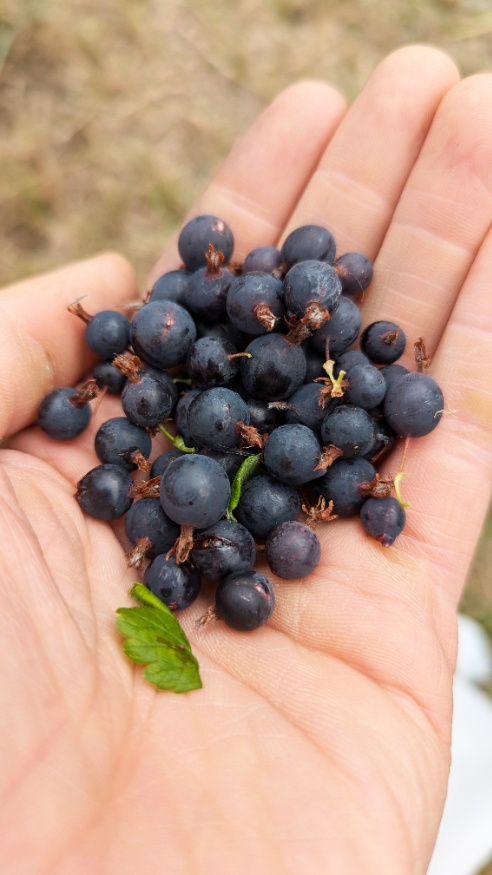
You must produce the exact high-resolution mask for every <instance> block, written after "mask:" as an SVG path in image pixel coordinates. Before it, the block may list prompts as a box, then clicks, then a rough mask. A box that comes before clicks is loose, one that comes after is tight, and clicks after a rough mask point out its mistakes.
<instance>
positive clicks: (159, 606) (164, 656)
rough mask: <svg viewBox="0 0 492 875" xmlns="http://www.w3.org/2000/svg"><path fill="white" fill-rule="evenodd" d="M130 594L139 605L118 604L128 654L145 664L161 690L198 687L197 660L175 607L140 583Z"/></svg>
mask: <svg viewBox="0 0 492 875" xmlns="http://www.w3.org/2000/svg"><path fill="white" fill-rule="evenodd" d="M130 595H131V596H132V598H134V599H135V601H137V602H139V603H140V607H136V608H118V610H117V612H116V613H117V614H118V616H117V618H116V625H117V627H118V629H119V631H120V632H121V634H122V635H123V636H124V637H125V641H124V642H123V650H124V652H125V653H126V655H127V656H128V658H129V659H131V660H132V661H133V662H137V663H139V664H141V665H145V666H146V668H145V669H144V672H143V675H144V677H145V678H146V680H148V681H149V682H150V683H152V684H154V686H156V687H157V688H158V689H159V690H174V692H175V693H185V692H187V691H188V690H196V689H199V688H200V687H201V686H202V681H201V678H200V672H199V668H198V661H197V659H196V657H195V656H194V655H193V653H192V652H191V646H190V642H189V641H188V638H187V637H186V635H185V633H184V631H183V629H182V628H181V626H180V625H179V622H178V620H177V619H176V617H175V616H174V614H173V613H172V611H170V610H169V608H168V607H167V605H165V604H164V602H161V600H160V599H158V598H157V596H155V595H154V594H153V593H151V592H150V590H148V589H147V587H146V586H143V585H142V584H141V583H136V584H135V585H134V586H132V588H131V590H130Z"/></svg>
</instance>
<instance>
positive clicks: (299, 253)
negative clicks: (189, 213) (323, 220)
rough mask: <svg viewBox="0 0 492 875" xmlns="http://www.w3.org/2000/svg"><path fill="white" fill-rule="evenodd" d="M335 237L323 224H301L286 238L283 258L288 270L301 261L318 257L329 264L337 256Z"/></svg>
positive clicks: (282, 250)
mask: <svg viewBox="0 0 492 875" xmlns="http://www.w3.org/2000/svg"><path fill="white" fill-rule="evenodd" d="M335 250H336V243H335V238H334V237H333V234H332V233H331V231H329V230H328V228H324V227H323V226H322V225H301V227H299V228H295V229H294V230H293V231H291V232H290V234H289V235H288V237H286V238H285V240H284V243H283V246H282V249H281V252H280V254H281V258H282V261H283V263H284V264H285V266H286V268H287V270H288V269H289V268H290V267H292V265H293V264H296V263H297V262H299V261H307V260H308V259H316V260H317V261H326V262H328V263H329V264H331V263H332V262H333V259H334V258H335Z"/></svg>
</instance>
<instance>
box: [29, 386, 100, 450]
mask: <svg viewBox="0 0 492 875" xmlns="http://www.w3.org/2000/svg"><path fill="white" fill-rule="evenodd" d="M77 397H78V392H77V389H72V388H70V387H66V388H62V389H53V391H52V392H49V393H48V394H47V395H45V396H44V398H43V400H42V401H41V404H40V405H39V410H38V425H39V427H40V428H42V429H43V431H44V432H45V433H46V434H47V435H49V437H51V438H55V440H58V441H67V440H70V439H71V438H74V437H77V435H79V434H82V432H83V431H85V429H86V428H87V426H88V425H89V422H90V421H91V416H92V410H91V408H90V406H89V404H84V405H83V406H82V407H80V406H78V405H77V404H74V403H73V401H74V399H77Z"/></svg>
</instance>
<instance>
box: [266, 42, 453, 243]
mask: <svg viewBox="0 0 492 875" xmlns="http://www.w3.org/2000/svg"><path fill="white" fill-rule="evenodd" d="M457 80H458V72H457V70H456V67H455V65H454V64H453V62H452V61H451V59H450V58H449V57H448V56H447V55H444V54H443V53H442V52H439V51H437V50H435V49H431V48H426V47H424V46H412V47H407V48H404V49H400V50H398V51H397V52H394V53H393V54H391V55H389V57H387V58H386V59H385V60H384V61H383V62H382V63H381V64H380V65H379V66H378V67H377V69H376V70H375V72H374V73H373V74H372V76H371V78H370V79H369V81H368V83H367V85H366V86H365V88H364V89H363V91H362V92H361V94H360V95H359V97H358V98H357V99H356V101H355V102H354V104H353V106H352V107H351V108H350V109H349V111H348V113H347V115H346V116H345V118H344V120H343V122H342V123H341V124H340V126H339V127H338V129H337V131H336V133H335V135H334V136H333V138H332V140H331V141H330V143H329V144H328V147H327V149H326V151H325V153H324V154H323V156H322V158H321V160H320V162H319V165H318V167H317V168H316V170H315V172H314V173H313V176H312V179H311V181H310V183H309V185H308V186H307V188H306V191H305V192H304V195H303V197H302V198H301V199H300V201H299V204H298V206H297V209H296V210H295V211H294V213H293V215H292V216H291V218H290V220H289V222H288V225H287V227H286V228H285V230H284V232H283V235H282V236H283V237H285V236H286V235H287V234H288V233H289V232H290V231H292V230H293V229H294V228H296V227H298V226H299V225H303V224H307V223H311V222H314V223H318V224H321V225H326V226H327V227H328V228H330V229H331V230H332V231H333V233H334V235H335V238H336V242H337V249H338V252H339V253H342V252H350V251H357V252H363V253H364V254H365V255H366V256H367V257H368V258H371V259H373V258H374V257H375V255H376V253H377V252H378V249H379V247H380V245H381V243H382V241H383V238H384V235H385V233H386V230H387V228H388V225H389V223H390V220H391V217H392V215H393V212H394V210H395V206H396V204H397V203H398V199H399V197H400V195H401V192H402V189H403V187H404V185H405V182H406V180H407V178H408V175H409V173H410V171H411V169H412V167H413V165H414V163H415V161H416V159H417V156H418V154H419V152H420V149H421V147H422V144H423V142H424V140H425V137H426V134H427V131H428V129H429V126H430V124H431V122H432V119H433V117H434V114H435V112H436V109H437V107H438V106H439V103H440V101H441V100H442V98H443V96H444V95H445V94H446V92H447V91H448V90H449V88H451V87H452V86H453V85H454V84H455V82H456V81H457Z"/></svg>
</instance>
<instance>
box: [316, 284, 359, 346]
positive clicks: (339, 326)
mask: <svg viewBox="0 0 492 875" xmlns="http://www.w3.org/2000/svg"><path fill="white" fill-rule="evenodd" d="M360 325H361V315H360V310H359V308H358V306H357V304H354V302H353V301H352V300H351V299H350V298H344V297H343V295H342V297H341V298H340V300H339V302H338V306H337V308H336V310H335V312H334V313H333V314H332V317H331V319H328V321H327V322H325V324H324V325H323V326H322V327H321V328H318V330H317V331H314V332H313V334H312V336H311V339H310V340H311V344H312V346H313V347H314V349H315V350H316V351H317V352H320V353H324V354H325V359H329V358H330V359H332V358H334V356H337V355H340V354H341V353H342V352H344V350H346V349H347V347H349V346H350V345H351V344H352V343H353V342H354V340H356V339H357V335H358V334H359V331H360Z"/></svg>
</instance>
